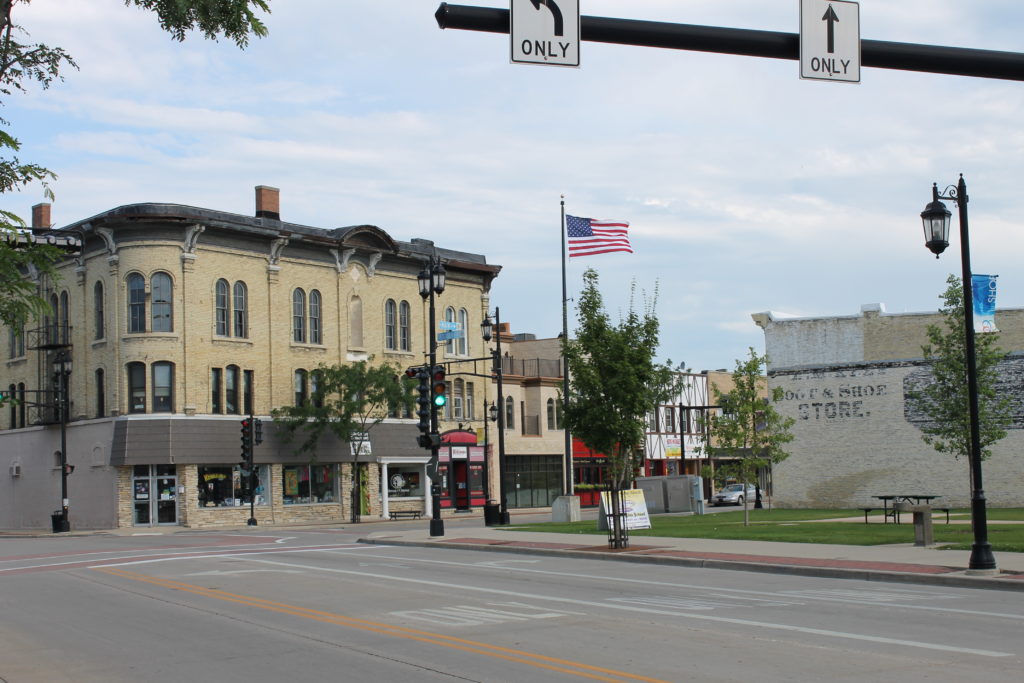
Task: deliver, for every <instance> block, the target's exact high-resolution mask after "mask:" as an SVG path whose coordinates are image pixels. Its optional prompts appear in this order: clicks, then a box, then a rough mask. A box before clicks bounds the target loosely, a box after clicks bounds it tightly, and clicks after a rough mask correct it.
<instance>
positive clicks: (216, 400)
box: [210, 368, 224, 414]
mask: <svg viewBox="0 0 1024 683" xmlns="http://www.w3.org/2000/svg"><path fill="white" fill-rule="evenodd" d="M223 386H224V371H223V370H222V369H220V368H210V412H211V413H214V414H218V413H223V412H224V404H223V403H222V402H221V400H220V397H221V391H222V387H223Z"/></svg>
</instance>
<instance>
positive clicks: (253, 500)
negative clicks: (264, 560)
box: [247, 411, 256, 526]
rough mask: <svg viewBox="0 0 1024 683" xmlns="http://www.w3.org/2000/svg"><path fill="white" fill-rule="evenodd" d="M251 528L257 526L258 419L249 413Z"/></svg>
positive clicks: (249, 522) (249, 523)
mask: <svg viewBox="0 0 1024 683" xmlns="http://www.w3.org/2000/svg"><path fill="white" fill-rule="evenodd" d="M249 430H250V431H251V434H250V437H251V438H250V440H249V444H250V445H249V521H248V522H247V524H248V525H249V526H256V419H255V418H254V417H253V415H252V411H249Z"/></svg>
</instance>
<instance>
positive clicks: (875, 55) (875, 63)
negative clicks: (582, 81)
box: [434, 2, 1024, 81]
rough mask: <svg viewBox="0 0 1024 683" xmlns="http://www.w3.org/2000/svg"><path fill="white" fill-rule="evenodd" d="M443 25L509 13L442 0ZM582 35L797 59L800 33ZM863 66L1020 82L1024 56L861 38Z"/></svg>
mask: <svg viewBox="0 0 1024 683" xmlns="http://www.w3.org/2000/svg"><path fill="white" fill-rule="evenodd" d="M434 18H435V19H437V25H438V26H439V27H441V28H442V29H446V28H452V29H462V30H466V31H484V32H488V33H508V32H509V31H510V28H509V11H508V10H507V9H497V8H491V7H471V6H468V5H450V4H448V3H446V2H443V3H441V5H440V7H438V8H437V12H435V13H434ZM580 39H581V40H587V41H591V42H597V43H614V44H618V45H639V46H641V47H661V48H667V49H671V50H692V51H697V52H716V53H721V54H733V55H747V56H749V57H768V58H771V59H791V60H794V61H796V60H799V59H800V35H799V34H797V33H781V32H777V31H754V30H749V29H737V28H723V27H719V26H697V25H693V24H672V23H667V22H660V21H639V20H635V19H616V18H610V17H591V16H585V15H584V16H581V17H580ZM860 49H861V64H862V65H863V66H871V67H875V68H879V69H900V70H903V71H923V72H927V73H939V74H951V75H954V76H975V77H978V78H999V79H1003V80H1010V81H1024V54H1021V53H1017V52H1000V51H996V50H975V49H970V48H960V47H943V46H939V45H918V44H913V43H895V42H889V41H883V40H861V41H860Z"/></svg>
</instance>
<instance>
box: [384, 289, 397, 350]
mask: <svg viewBox="0 0 1024 683" xmlns="http://www.w3.org/2000/svg"><path fill="white" fill-rule="evenodd" d="M397 333H398V306H397V305H396V304H395V300H394V299H388V300H387V301H386V302H384V348H385V349H389V350H394V349H396V348H397V347H398V345H397V337H398V334H397Z"/></svg>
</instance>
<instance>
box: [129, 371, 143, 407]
mask: <svg viewBox="0 0 1024 683" xmlns="http://www.w3.org/2000/svg"><path fill="white" fill-rule="evenodd" d="M128 412H129V413H144V412H146V364H145V363H129V364H128Z"/></svg>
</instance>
